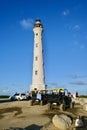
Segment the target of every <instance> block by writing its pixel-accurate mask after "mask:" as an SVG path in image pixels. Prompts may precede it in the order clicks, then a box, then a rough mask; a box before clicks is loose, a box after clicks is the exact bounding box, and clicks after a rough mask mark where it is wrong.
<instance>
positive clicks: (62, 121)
mask: <svg viewBox="0 0 87 130" xmlns="http://www.w3.org/2000/svg"><path fill="white" fill-rule="evenodd" d="M52 122H53V124H54V126H55V127H56V128H58V129H60V130H67V128H70V126H71V123H72V121H71V119H70V118H69V117H68V116H67V115H64V114H61V115H55V116H54V117H53V118H52Z"/></svg>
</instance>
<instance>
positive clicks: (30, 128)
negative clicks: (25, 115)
mask: <svg viewBox="0 0 87 130" xmlns="http://www.w3.org/2000/svg"><path fill="white" fill-rule="evenodd" d="M41 128H42V126H38V125H35V124H32V125H30V126H27V127H25V128H18V127H16V128H13V127H11V128H9V129H5V130H40V129H41Z"/></svg>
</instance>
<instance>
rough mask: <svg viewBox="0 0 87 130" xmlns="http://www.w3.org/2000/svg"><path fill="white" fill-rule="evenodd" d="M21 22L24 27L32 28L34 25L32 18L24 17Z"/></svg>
mask: <svg viewBox="0 0 87 130" xmlns="http://www.w3.org/2000/svg"><path fill="white" fill-rule="evenodd" d="M20 24H21V26H22V27H23V28H24V29H30V28H32V27H33V20H32V19H23V20H21V21H20Z"/></svg>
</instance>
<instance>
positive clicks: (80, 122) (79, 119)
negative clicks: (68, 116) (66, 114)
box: [75, 117, 84, 127]
mask: <svg viewBox="0 0 87 130" xmlns="http://www.w3.org/2000/svg"><path fill="white" fill-rule="evenodd" d="M83 126H84V124H83V121H82V119H81V118H80V117H78V118H77V119H76V121H75V127H83Z"/></svg>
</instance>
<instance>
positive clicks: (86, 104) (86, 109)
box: [83, 103, 87, 111]
mask: <svg viewBox="0 0 87 130" xmlns="http://www.w3.org/2000/svg"><path fill="white" fill-rule="evenodd" d="M83 110H84V111H87V103H85V104H84V105H83Z"/></svg>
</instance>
